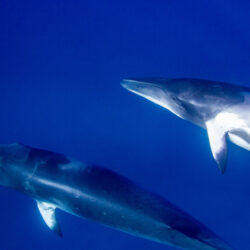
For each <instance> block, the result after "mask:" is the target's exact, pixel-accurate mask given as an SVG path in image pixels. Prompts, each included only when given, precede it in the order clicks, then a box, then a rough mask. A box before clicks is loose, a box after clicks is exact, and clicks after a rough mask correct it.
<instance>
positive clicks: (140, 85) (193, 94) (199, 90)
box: [121, 78, 243, 127]
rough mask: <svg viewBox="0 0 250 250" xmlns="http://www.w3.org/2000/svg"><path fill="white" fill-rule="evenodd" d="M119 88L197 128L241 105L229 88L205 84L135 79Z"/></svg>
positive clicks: (181, 80) (240, 97) (185, 79)
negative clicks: (193, 124) (222, 111)
mask: <svg viewBox="0 0 250 250" xmlns="http://www.w3.org/2000/svg"><path fill="white" fill-rule="evenodd" d="M121 85H122V86H123V87H124V88H126V89H127V90H129V91H131V92H133V93H135V94H137V95H139V96H142V97H144V98H146V99H148V100H150V101H152V102H154V103H156V104H158V105H160V106H162V107H164V108H166V109H167V110H169V111H171V112H172V113H174V114H175V115H177V116H178V117H180V118H182V119H185V120H188V121H191V122H193V123H195V124H197V125H199V126H201V127H205V123H206V121H207V120H209V119H211V118H213V117H215V116H216V114H218V113H219V112H221V110H223V109H225V108H226V107H227V106H229V105H231V104H234V103H238V102H241V101H243V100H242V99H243V96H242V95H241V93H240V92H239V90H238V89H237V90H235V88H234V86H233V85H230V84H226V83H221V82H216V81H209V80H199V79H189V78H183V79H175V78H171V79H170V78H169V79H168V78H145V79H143V78H140V79H139V78H138V79H125V80H123V81H122V82H121Z"/></svg>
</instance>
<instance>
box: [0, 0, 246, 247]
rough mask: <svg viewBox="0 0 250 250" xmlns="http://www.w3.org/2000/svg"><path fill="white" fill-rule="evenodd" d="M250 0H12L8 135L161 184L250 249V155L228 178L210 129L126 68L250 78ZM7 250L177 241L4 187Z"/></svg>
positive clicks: (5, 83) (4, 29)
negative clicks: (137, 88) (53, 222)
mask: <svg viewBox="0 0 250 250" xmlns="http://www.w3.org/2000/svg"><path fill="white" fill-rule="evenodd" d="M249 11H250V3H249V1H233V0H224V1H222V0H221V1H218V0H210V1H205V0H199V1H198V0H197V1H181V0H175V1H170V0H165V1H164V0H162V1H160V0H159V1H149V0H144V1H142V0H139V1H117V0H116V1H115V0H113V1H110V0H106V1H95V0H92V1H90V0H88V1H80V0H78V1H66V0H44V1H32V0H28V1H27V0H26V1H18V0H13V1H10V0H2V1H1V2H0V107H1V108H0V138H1V140H0V142H1V143H12V142H22V143H24V144H28V145H30V146H33V147H38V148H45V149H49V150H52V151H57V152H62V153H65V154H67V155H70V156H72V157H75V158H77V159H80V160H83V161H87V162H93V163H95V164H99V165H102V166H105V167H108V168H110V169H112V170H115V171H117V172H119V173H120V174H123V175H125V176H127V177H129V178H131V179H133V180H134V181H136V182H137V183H139V184H140V185H142V186H144V187H146V188H147V189H149V190H152V191H154V192H157V193H159V194H161V195H163V196H164V197H166V198H167V199H168V200H170V201H171V202H173V203H175V204H176V205H178V206H179V207H180V208H182V209H183V210H185V211H187V212H189V213H190V214H192V215H193V216H195V217H196V218H197V219H199V220H200V221H201V222H203V223H204V224H205V225H206V226H208V227H209V228H211V229H212V230H213V231H215V232H216V233H218V234H219V235H220V236H221V237H222V238H223V239H225V240H226V241H228V242H229V243H230V245H231V246H233V247H234V249H237V250H249V249H250V237H249V230H250V167H249V161H250V153H249V152H248V151H246V150H244V149H242V148H239V147H237V146H235V145H232V144H229V160H228V163H229V164H228V169H227V171H226V173H225V174H224V175H221V174H220V172H219V170H218V169H217V166H216V164H215V162H214V160H213V159H212V155H211V152H210V148H209V143H208V138H207V134H206V131H205V130H203V129H201V128H199V127H197V126H195V125H193V124H191V123H188V122H186V121H183V120H181V119H179V118H177V117H176V116H174V115H172V114H171V113H169V112H168V111H167V110H164V109H163V108H161V107H159V106H157V105H155V104H153V103H150V102H148V101H146V100H145V99H143V98H140V97H139V96H136V95H134V94H132V93H129V92H128V91H126V90H125V89H123V88H122V87H121V86H120V84H119V82H120V80H121V79H122V78H125V77H147V76H166V77H195V78H205V79H212V80H220V81H226V82H232V83H235V84H239V85H246V86H250V56H249V53H250V29H249V26H250V16H249ZM0 197H1V202H0V249H2V250H12V249H25V250H34V249H36V250H42V249H43V250H45V249H46V250H47V249H62V250H72V249H73V250H81V249H86V250H89V249H91V250H112V249H119V250H123V249H124V250H128V249H143V250H163V249H172V248H168V247H166V246H164V245H160V244H158V243H154V242H151V241H147V240H143V239H140V238H136V237H133V236H130V235H127V234H124V233H121V232H118V231H115V230H112V229H109V228H106V227H105V226H102V225H99V224H97V223H94V222H91V221H87V220H83V219H80V218H77V217H74V216H71V215H69V214H66V213H64V212H62V211H58V218H59V221H60V223H61V227H62V231H63V234H64V238H63V239H60V238H59V237H57V236H56V235H55V234H54V233H52V232H51V231H50V230H49V229H48V228H47V227H46V225H45V223H44V222H43V220H42V218H41V216H40V214H39V212H38V209H37V207H36V204H35V202H34V201H33V200H31V199H30V198H29V197H26V196H25V195H23V194H20V193H17V192H15V191H12V190H9V189H4V188H1V189H0Z"/></svg>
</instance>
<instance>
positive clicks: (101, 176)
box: [0, 143, 232, 250]
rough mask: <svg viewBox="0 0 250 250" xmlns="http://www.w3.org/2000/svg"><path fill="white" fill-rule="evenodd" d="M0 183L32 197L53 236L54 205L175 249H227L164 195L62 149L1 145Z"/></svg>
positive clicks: (55, 226)
mask: <svg viewBox="0 0 250 250" xmlns="http://www.w3.org/2000/svg"><path fill="white" fill-rule="evenodd" d="M0 185H1V186H3V187H6V188H11V189H14V190H17V191H19V192H21V193H24V194H26V195H28V196H30V197H31V198H32V199H33V200H35V202H37V206H38V209H39V211H40V213H41V216H42V218H43V219H44V221H45V223H46V225H47V226H48V227H49V228H50V229H51V230H52V231H54V232H55V233H56V234H57V235H59V236H62V230H61V226H60V224H59V222H58V220H57V217H56V209H60V210H63V211H65V212H67V213H69V214H72V215H75V216H78V217H81V218H86V219H89V220H92V221H95V222H99V223H101V224H103V225H106V226H108V227H110V228H113V229H117V230H119V231H122V232H125V233H128V234H131V235H134V236H137V237H142V238H145V239H149V240H152V241H155V242H158V243H162V244H165V245H168V246H172V247H174V248H178V249H192V250H215V249H217V250H218V249H219V250H229V249H232V248H231V247H230V246H229V245H228V244H227V243H226V242H225V241H223V240H222V239H221V238H220V237H219V236H217V235H216V234H215V233H213V232H212V231H211V230H210V229H208V228H207V227H206V226H204V225H203V224H202V223H200V222H199V221H198V220H196V219H195V218H194V217H192V216H191V215H189V214H188V213H186V212H184V211H183V210H181V209H179V208H177V207H176V206H175V205H173V204H172V203H170V202H169V201H167V200H166V199H165V198H163V197H161V196H159V195H157V194H154V193H153V192H150V191H147V190H145V189H143V188H142V187H140V186H139V185H137V184H136V183H134V182H133V181H131V180H129V179H128V178H126V177H123V176H121V175H119V174H117V173H116V172H114V171H112V170H109V169H107V168H103V167H99V166H96V165H91V164H85V163H83V162H81V161H78V160H75V159H73V158H71V157H68V156H65V155H64V154H60V153H56V152H51V151H48V150H44V149H38V148H33V147H30V146H26V145H23V144H20V143H13V144H1V145H0Z"/></svg>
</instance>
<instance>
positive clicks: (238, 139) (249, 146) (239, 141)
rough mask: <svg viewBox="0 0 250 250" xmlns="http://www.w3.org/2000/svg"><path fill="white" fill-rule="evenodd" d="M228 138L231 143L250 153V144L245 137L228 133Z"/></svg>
mask: <svg viewBox="0 0 250 250" xmlns="http://www.w3.org/2000/svg"><path fill="white" fill-rule="evenodd" d="M248 136H249V135H248ZM228 137H229V139H230V141H231V142H233V143H234V144H236V145H237V146H240V147H242V148H244V149H246V150H249V151H250V142H249V141H247V140H246V139H244V137H243V136H239V135H235V134H233V133H228Z"/></svg>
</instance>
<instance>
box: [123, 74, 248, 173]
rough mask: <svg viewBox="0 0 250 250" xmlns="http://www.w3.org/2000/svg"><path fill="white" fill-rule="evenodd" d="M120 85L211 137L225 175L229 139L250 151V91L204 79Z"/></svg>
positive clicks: (125, 82) (132, 80) (215, 156)
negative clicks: (198, 127)
mask: <svg viewBox="0 0 250 250" xmlns="http://www.w3.org/2000/svg"><path fill="white" fill-rule="evenodd" d="M121 85H122V86H123V87H124V88H126V89H128V90H129V91H131V92H133V93H135V94H137V95H140V96H142V97H144V98H146V99H148V100H150V101H152V102H154V103H156V104H158V105H160V106H162V107H164V108H166V109H168V110H169V111H171V112H172V113H174V114H175V115H177V116H178V117H180V118H182V119H185V120H187V121H190V122H192V123H194V124H196V125H198V126H200V127H202V128H205V129H206V130H207V133H208V137H209V143H210V147H211V151H212V154H213V157H214V159H215V160H216V162H217V164H218V166H219V168H220V170H221V172H222V173H224V172H225V169H226V165H227V138H228V139H230V141H232V142H233V143H235V144H236V145H238V146H240V147H243V148H245V149H247V150H250V89H249V88H247V87H242V86H236V85H232V84H228V83H222V82H217V81H209V80H201V79H190V78H183V79H166V78H146V79H127V80H123V81H122V82H121Z"/></svg>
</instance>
